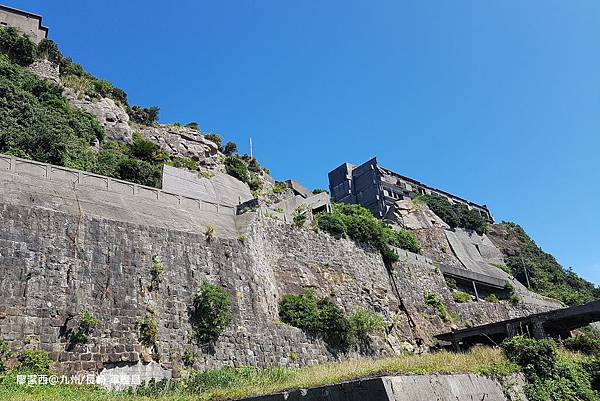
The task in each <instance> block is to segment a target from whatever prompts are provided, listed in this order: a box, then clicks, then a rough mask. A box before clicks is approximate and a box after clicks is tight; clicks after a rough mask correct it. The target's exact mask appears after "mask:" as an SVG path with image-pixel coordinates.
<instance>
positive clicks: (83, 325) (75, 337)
mask: <svg viewBox="0 0 600 401" xmlns="http://www.w3.org/2000/svg"><path fill="white" fill-rule="evenodd" d="M97 325H98V319H96V318H95V317H94V315H92V313H91V312H90V311H89V310H87V309H83V310H82V311H81V317H80V319H79V324H78V326H77V328H76V329H75V330H74V331H73V333H72V334H71V342H72V343H74V344H85V343H87V342H88V341H89V337H90V335H91V334H92V332H93V331H94V329H95V328H96V326H97Z"/></svg>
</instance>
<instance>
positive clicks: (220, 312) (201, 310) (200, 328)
mask: <svg viewBox="0 0 600 401" xmlns="http://www.w3.org/2000/svg"><path fill="white" fill-rule="evenodd" d="M193 306H194V309H193V313H192V325H193V327H194V331H195V337H196V338H197V339H198V340H199V341H200V342H201V343H214V342H215V341H217V339H218V338H219V337H220V336H221V334H223V332H224V331H225V329H226V328H227V327H228V326H229V325H230V324H231V322H232V320H233V315H232V314H231V299H230V298H229V296H228V295H227V294H226V293H225V291H224V290H223V288H221V287H219V286H217V285H214V284H210V283H207V282H204V283H202V285H201V286H200V290H199V293H198V294H197V295H196V296H195V297H194V305H193Z"/></svg>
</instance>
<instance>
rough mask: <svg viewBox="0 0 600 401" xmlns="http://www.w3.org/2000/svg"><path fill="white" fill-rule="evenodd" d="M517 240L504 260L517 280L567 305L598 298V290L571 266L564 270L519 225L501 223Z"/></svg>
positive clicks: (583, 302)
mask: <svg viewBox="0 0 600 401" xmlns="http://www.w3.org/2000/svg"><path fill="white" fill-rule="evenodd" d="M502 224H503V225H504V226H505V227H506V228H507V229H508V230H510V231H511V232H512V233H513V234H514V235H515V236H516V238H517V239H518V241H519V251H518V253H517V254H515V255H511V256H508V257H507V258H505V259H506V265H507V268H508V269H509V270H510V274H512V275H513V276H514V277H515V278H516V279H517V280H519V281H520V282H521V283H523V284H524V285H527V278H526V273H525V270H527V275H528V276H529V282H530V284H531V290H533V291H535V292H537V293H539V294H542V295H545V296H548V297H551V298H555V299H558V300H560V301H562V302H564V303H565V304H567V305H570V306H571V305H581V304H585V303H588V302H591V301H593V300H594V299H598V298H600V289H599V288H598V287H596V286H594V284H592V283H590V282H589V281H586V280H584V279H582V278H581V277H579V276H578V275H577V274H576V273H575V272H573V271H572V270H571V269H564V268H563V267H562V266H561V265H560V264H559V263H558V262H557V261H556V259H555V258H554V256H552V255H550V254H548V253H546V252H544V251H543V250H542V249H540V247H538V246H537V244H536V243H535V242H534V241H533V240H532V239H531V238H530V237H529V236H528V235H527V233H525V231H524V230H523V228H521V226H519V225H518V224H514V223H508V222H503V223H502Z"/></svg>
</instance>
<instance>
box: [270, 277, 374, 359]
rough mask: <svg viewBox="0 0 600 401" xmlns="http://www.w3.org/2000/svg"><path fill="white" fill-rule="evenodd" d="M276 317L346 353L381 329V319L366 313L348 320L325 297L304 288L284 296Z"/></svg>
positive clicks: (362, 311)
mask: <svg viewBox="0 0 600 401" xmlns="http://www.w3.org/2000/svg"><path fill="white" fill-rule="evenodd" d="M279 318H280V319H281V321H282V322H284V323H287V324H289V325H291V326H294V327H297V328H299V329H301V330H303V331H305V332H307V333H310V334H312V335H318V336H320V337H321V338H323V340H324V341H325V342H327V343H328V344H329V345H330V346H332V347H334V348H336V349H338V350H341V351H346V350H348V349H350V348H351V347H353V346H356V345H358V344H359V342H366V341H367V340H368V336H369V334H374V333H376V332H377V331H379V330H381V329H382V328H383V326H384V321H383V318H382V317H381V316H380V315H377V314H374V313H372V312H370V311H367V310H359V311H357V312H355V313H353V314H352V315H350V316H349V317H348V316H346V315H345V313H344V312H343V311H342V309H341V308H340V307H339V306H337V305H336V304H335V303H333V302H332V301H331V300H329V299H328V298H325V297H323V298H318V297H317V296H316V295H315V293H314V291H313V290H311V289H305V291H304V293H303V294H300V295H284V296H283V297H282V299H281V301H280V302H279Z"/></svg>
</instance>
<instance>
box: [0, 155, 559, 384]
mask: <svg viewBox="0 0 600 401" xmlns="http://www.w3.org/2000/svg"><path fill="white" fill-rule="evenodd" d="M3 160H4V159H3ZM14 162H15V161H14V159H12V161H11V163H14ZM23 163H24V165H26V164H27V163H25V162H23ZM29 163H31V165H33V166H34V167H33V172H36V171H38V172H39V171H44V172H45V173H44V174H41V173H40V174H32V171H29V170H27V171H25V170H19V169H18V168H15V169H11V168H10V165H9V168H5V169H0V185H1V186H2V188H3V190H2V192H0V221H1V222H2V230H0V338H1V339H4V340H6V341H8V342H9V345H10V347H11V348H12V349H13V350H15V351H17V352H18V351H19V350H22V349H24V348H32V347H40V348H42V349H44V350H46V351H48V352H50V355H51V357H52V359H53V360H54V361H55V362H56V364H55V367H56V368H58V369H60V370H62V371H66V372H76V371H100V370H102V369H107V368H108V367H110V366H115V365H118V364H126V365H131V366H137V364H138V363H140V361H141V362H142V363H149V362H150V361H151V360H152V358H153V357H152V355H151V352H150V351H149V350H148V349H146V348H145V347H144V346H142V345H141V344H140V342H139V322H140V320H141V319H142V318H143V317H144V316H145V315H146V313H148V312H149V311H153V312H154V313H155V314H156V317H157V318H156V319H157V323H158V333H159V336H158V352H159V355H160V364H161V365H162V366H163V368H164V369H169V370H172V371H173V373H174V374H176V373H177V371H178V369H179V368H180V367H181V366H182V364H183V355H184V354H185V353H186V352H187V353H188V354H191V355H193V365H194V366H195V367H197V368H206V367H218V366H240V365H250V366H258V367H265V366H272V365H286V366H300V365H307V364H316V363H320V362H325V361H332V360H337V359H339V358H344V357H347V356H349V355H343V354H340V353H339V352H336V350H333V349H330V348H328V347H327V345H326V344H325V343H324V342H323V341H321V340H320V339H319V338H315V337H311V336H307V335H306V334H304V333H303V332H302V331H301V330H299V329H296V328H293V327H290V326H287V325H285V324H283V323H281V322H280V321H279V320H278V310H277V306H278V302H279V300H280V299H281V297H282V296H283V295H284V294H288V293H300V292H301V291H302V290H303V289H304V288H306V287H312V288H314V289H315V290H316V291H317V293H318V294H319V295H321V296H327V297H330V298H332V299H333V300H334V301H335V302H336V303H337V304H339V305H340V306H341V307H342V308H343V309H344V310H345V311H346V312H348V313H350V312H352V311H355V310H357V309H359V308H365V309H369V310H372V311H374V312H377V313H380V314H382V315H383V316H384V318H385V320H386V322H387V325H388V327H387V329H386V333H385V335H382V336H378V337H375V338H374V339H373V341H372V343H371V346H370V347H368V348H367V349H362V350H361V352H363V353H365V354H370V355H388V354H390V353H393V352H396V351H402V350H405V349H407V347H408V348H410V347H413V349H414V347H419V346H426V345H428V344H431V342H432V335H433V334H436V333H440V332H445V331H448V330H449V329H450V325H449V324H448V323H447V322H444V321H442V320H441V319H440V317H439V315H438V313H437V311H435V310H433V309H432V308H431V307H429V306H427V305H425V303H424V298H423V297H424V293H426V292H435V293H436V294H440V296H441V297H442V298H443V300H444V301H445V303H446V305H447V307H448V309H449V310H450V311H451V312H452V313H455V314H456V316H457V317H458V319H457V320H456V322H454V324H455V325H457V326H458V327H464V326H466V325H469V324H482V323H486V322H492V321H495V320H498V319H504V318H508V317H513V316H522V315H525V314H528V313H530V312H531V311H535V310H539V309H543V308H544V306H539V305H528V304H521V305H518V306H513V305H510V304H508V303H501V304H491V303H485V302H479V303H476V302H473V303H469V304H461V305H459V304H455V303H454V302H453V300H452V296H451V292H450V290H449V289H448V287H447V286H446V284H445V281H444V277H443V275H442V273H441V272H440V271H439V269H438V268H437V267H436V265H435V262H433V261H432V260H431V259H428V258H425V257H422V256H420V255H414V254H409V253H405V254H404V255H403V257H402V258H401V261H400V262H398V263H396V264H395V265H394V266H392V267H391V269H388V268H387V267H386V266H385V265H384V263H383V261H382V259H381V256H380V255H379V253H378V252H376V251H375V250H373V249H368V248H363V247H361V246H358V245H357V244H355V243H354V242H352V241H350V240H347V239H336V238H334V237H332V236H329V235H328V234H325V233H316V232H313V231H312V230H310V229H308V228H304V229H300V228H295V227H293V226H291V225H289V224H285V223H283V222H282V221H280V220H279V219H276V218H270V217H268V216H262V217H261V216H259V215H258V214H256V213H253V212H248V213H245V214H243V215H240V216H235V215H233V214H223V213H217V212H209V211H203V210H201V209H199V208H193V209H187V208H183V207H181V206H180V205H164V204H161V203H160V202H159V200H160V197H161V195H158V198H157V197H144V196H138V195H137V194H136V192H130V193H121V192H111V191H110V190H107V188H105V187H94V186H87V185H74V184H73V183H72V182H71V181H60V180H53V179H49V177H51V175H52V173H50V174H48V171H49V170H48V168H49V167H48V166H42V167H43V168H41V167H40V169H41V170H38V169H37V167H35V166H37V163H34V162H29ZM38 167H39V166H38ZM53 167H56V166H53ZM77 174H79V172H77ZM96 178H98V177H96ZM105 178H106V177H105ZM98 179H99V178H98ZM98 182H103V181H101V180H100V181H98ZM102 185H104V183H103V184H102ZM109 186H110V185H109ZM109 189H110V188H109ZM207 225H214V226H215V227H216V230H215V231H216V235H215V238H213V239H212V240H207V237H206V235H205V230H206V227H207ZM240 235H244V238H245V239H244V240H243V241H240V240H239V236H240ZM155 256H158V257H159V258H160V260H161V261H162V263H163V266H164V271H165V272H164V276H165V281H164V282H163V283H162V284H160V286H159V288H158V289H152V290H151V289H150V287H151V277H152V275H151V266H152V258H153V257H155ZM203 281H209V282H212V283H217V284H219V285H222V286H223V287H224V288H225V290H226V291H227V293H228V294H229V296H230V297H231V299H232V300H233V301H234V304H233V313H234V322H233V324H232V325H231V326H230V327H229V328H228V329H227V330H226V332H225V333H224V334H223V335H222V336H221V338H220V339H219V341H218V342H217V343H216V344H215V345H214V346H212V347H200V346H198V345H197V344H196V343H195V342H194V341H192V340H191V336H190V333H191V329H192V328H191V325H190V319H189V313H190V307H191V305H192V299H193V297H194V295H195V294H196V291H197V288H198V286H199V285H200V284H201V283H202V282H203ZM546 307H547V306H546ZM83 308H86V309H88V310H89V311H91V313H92V314H93V315H94V316H95V317H96V318H97V319H98V320H99V322H100V323H99V326H98V327H97V329H96V330H95V331H94V333H93V335H92V337H91V339H90V342H89V343H88V344H82V345H75V346H72V345H71V344H70V343H69V339H68V337H67V333H68V330H69V328H70V327H72V326H73V324H74V322H75V321H76V319H77V315H78V314H79V313H80V312H81V310H82V309H83Z"/></svg>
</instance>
